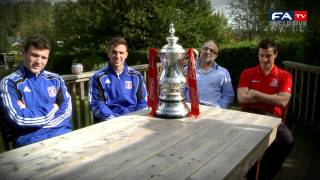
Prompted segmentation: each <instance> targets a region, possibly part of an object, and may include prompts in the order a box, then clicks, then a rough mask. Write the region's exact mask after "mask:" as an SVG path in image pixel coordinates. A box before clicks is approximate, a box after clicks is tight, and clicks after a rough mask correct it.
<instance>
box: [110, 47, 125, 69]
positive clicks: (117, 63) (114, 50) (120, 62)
mask: <svg viewBox="0 0 320 180" xmlns="http://www.w3.org/2000/svg"><path fill="white" fill-rule="evenodd" d="M127 57H128V49H127V46H126V45H124V44H118V45H112V47H111V49H110V52H109V59H110V64H111V66H112V67H113V69H114V70H115V71H117V72H121V71H122V70H123V68H124V63H125V60H126V58H127Z"/></svg>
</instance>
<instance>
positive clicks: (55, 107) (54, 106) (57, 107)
mask: <svg viewBox="0 0 320 180" xmlns="http://www.w3.org/2000/svg"><path fill="white" fill-rule="evenodd" d="M53 109H54V110H55V111H58V109H59V106H58V104H56V103H54V104H53Z"/></svg>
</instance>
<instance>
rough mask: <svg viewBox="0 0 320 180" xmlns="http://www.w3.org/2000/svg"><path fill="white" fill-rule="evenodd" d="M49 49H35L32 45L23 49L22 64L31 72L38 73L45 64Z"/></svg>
mask: <svg viewBox="0 0 320 180" xmlns="http://www.w3.org/2000/svg"><path fill="white" fill-rule="evenodd" d="M49 53H50V50H49V49H41V50H40V49H36V48H34V47H33V46H31V47H30V48H29V50H28V51H23V54H22V55H23V64H24V66H25V67H26V68H27V69H28V70H29V71H30V72H32V73H33V74H35V75H38V74H39V73H40V72H41V71H42V70H43V69H44V68H45V66H46V65H47V62H48V58H49Z"/></svg>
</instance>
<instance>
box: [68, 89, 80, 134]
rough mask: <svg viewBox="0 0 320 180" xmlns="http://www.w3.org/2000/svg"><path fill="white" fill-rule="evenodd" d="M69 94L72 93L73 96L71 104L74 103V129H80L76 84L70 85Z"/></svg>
mask: <svg viewBox="0 0 320 180" xmlns="http://www.w3.org/2000/svg"><path fill="white" fill-rule="evenodd" d="M69 92H70V95H71V102H72V124H73V129H78V128H79V121H78V108H77V92H76V83H70V90H69Z"/></svg>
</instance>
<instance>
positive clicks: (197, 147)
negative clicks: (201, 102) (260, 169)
mask: <svg viewBox="0 0 320 180" xmlns="http://www.w3.org/2000/svg"><path fill="white" fill-rule="evenodd" d="M200 111H201V115H200V116H199V117H198V118H196V119H195V118H189V117H187V118H182V119H161V118H156V117H150V116H148V115H147V110H141V111H138V112H135V113H132V114H129V115H126V116H122V117H118V118H114V119H111V120H109V121H105V122H102V123H99V124H95V125H91V126H88V127H85V128H82V129H79V130H76V131H73V132H71V133H68V134H65V135H62V136H58V137H55V138H51V139H48V140H45V141H41V142H38V143H35V144H31V145H28V146H24V147H21V148H17V149H14V150H11V151H7V152H4V153H1V154H0V174H1V175H0V176H1V179H2V180H5V179H15V180H16V179H92V180H96V179H135V180H143V179H172V180H179V179H203V180H205V179H214V180H218V179H242V177H244V176H245V174H246V173H247V171H248V169H249V168H250V167H251V166H252V165H253V164H254V163H255V162H256V161H257V160H259V158H261V157H262V155H263V153H264V151H265V149H266V148H267V147H268V145H270V143H271V142H272V141H273V140H274V138H275V135H276V128H277V126H278V125H279V123H280V119H279V118H275V117H270V116H263V115H257V114H252V113H246V112H240V111H235V110H224V109H217V108H213V107H207V106H201V107H200Z"/></svg>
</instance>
